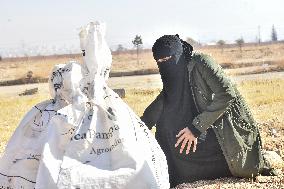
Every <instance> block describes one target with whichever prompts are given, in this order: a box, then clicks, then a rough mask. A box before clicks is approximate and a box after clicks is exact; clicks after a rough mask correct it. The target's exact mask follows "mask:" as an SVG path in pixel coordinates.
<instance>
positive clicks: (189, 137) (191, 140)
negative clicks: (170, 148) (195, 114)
mask: <svg viewBox="0 0 284 189" xmlns="http://www.w3.org/2000/svg"><path fill="white" fill-rule="evenodd" d="M176 137H177V138H178V140H177V143H176V144H175V147H178V146H179V144H180V143H181V142H182V144H181V147H180V151H179V153H182V152H183V149H184V148H185V146H186V144H187V149H186V154H189V151H190V147H191V145H193V152H195V150H196V145H197V138H195V137H194V135H193V134H192V133H191V131H190V130H189V129H188V128H187V127H186V128H184V129H182V130H181V131H180V132H179V133H178V134H177V135H176Z"/></svg>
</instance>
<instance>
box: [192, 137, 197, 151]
mask: <svg viewBox="0 0 284 189" xmlns="http://www.w3.org/2000/svg"><path fill="white" fill-rule="evenodd" d="M196 146H197V139H195V140H193V152H195V151H196Z"/></svg>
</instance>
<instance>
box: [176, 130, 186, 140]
mask: <svg viewBox="0 0 284 189" xmlns="http://www.w3.org/2000/svg"><path fill="white" fill-rule="evenodd" d="M184 132H185V129H182V130H180V132H179V133H178V134H177V135H176V137H177V138H178V137H180V136H181V135H182V134H183V133H184Z"/></svg>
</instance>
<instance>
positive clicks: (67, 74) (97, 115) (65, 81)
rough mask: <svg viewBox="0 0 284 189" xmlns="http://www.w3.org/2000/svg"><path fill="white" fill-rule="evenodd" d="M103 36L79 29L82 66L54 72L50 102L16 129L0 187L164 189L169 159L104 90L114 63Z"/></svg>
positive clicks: (99, 27)
mask: <svg viewBox="0 0 284 189" xmlns="http://www.w3.org/2000/svg"><path fill="white" fill-rule="evenodd" d="M104 34H105V25H104V24H101V23H90V24H89V25H87V26H86V27H84V28H82V31H81V32H80V42H81V48H82V50H83V52H84V55H85V56H84V63H83V64H82V65H80V64H78V63H75V62H71V63H68V64H66V65H59V66H57V67H55V69H54V70H53V73H52V75H51V77H50V88H51V94H52V96H53V98H54V100H52V101H46V102H43V103H41V104H40V105H38V106H37V108H33V109H32V110H31V111H30V112H29V113H28V114H27V115H26V116H25V118H24V119H23V121H22V122H21V123H20V126H19V127H18V128H17V130H16V132H15V133H14V135H13V137H12V138H11V140H10V142H9V144H8V146H7V148H6V151H5V154H4V156H3V158H2V159H1V164H0V187H1V186H3V187H5V188H7V187H10V188H40V189H43V188H47V189H52V188H81V189H84V188H97V189H104V188H121V189H124V188H125V189H127V188H129V189H130V188H131V189H134V188H135V189H136V188H137V189H144V188H145V189H151V188H162V189H164V188H165V189H166V188H169V180H168V170H167V162H166V157H165V155H164V153H163V151H162V150H161V148H160V147H159V145H158V143H157V141H156V140H155V138H154V136H153V135H152V133H151V131H149V130H148V128H147V127H146V126H145V125H144V123H143V122H142V121H141V120H140V118H139V117H138V116H137V115H136V114H135V113H134V112H133V111H132V110H131V109H130V108H129V107H128V106H127V105H126V104H125V103H124V102H123V101H122V100H121V99H120V98H119V96H118V95H117V94H116V93H114V92H113V91H112V90H111V89H110V88H109V87H108V86H107V84H106V80H107V79H108V75H109V71H110V66H111V59H112V58H111V53H110V50H109V48H108V46H107V44H106V42H105V39H104ZM45 110H46V111H45ZM50 111H51V112H52V114H48V115H47V112H48V113H50ZM35 118H37V119H36V123H37V122H40V123H42V124H41V125H42V127H41V129H38V130H36V131H39V132H35V131H34V128H35V125H33V124H32V122H33V120H35ZM34 135H35V136H34ZM35 158H36V160H35ZM17 159H20V161H18V160H17ZM15 160H17V161H16V163H14V161H15ZM19 162H22V163H19Z"/></svg>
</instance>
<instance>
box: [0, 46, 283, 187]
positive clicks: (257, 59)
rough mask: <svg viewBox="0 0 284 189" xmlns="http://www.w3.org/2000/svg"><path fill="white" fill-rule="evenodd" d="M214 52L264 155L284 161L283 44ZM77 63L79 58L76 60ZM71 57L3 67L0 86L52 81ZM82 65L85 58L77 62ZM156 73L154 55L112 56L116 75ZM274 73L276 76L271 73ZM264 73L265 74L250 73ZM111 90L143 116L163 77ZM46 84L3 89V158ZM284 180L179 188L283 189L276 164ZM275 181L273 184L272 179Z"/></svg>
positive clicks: (121, 80) (123, 81) (124, 81)
mask: <svg viewBox="0 0 284 189" xmlns="http://www.w3.org/2000/svg"><path fill="white" fill-rule="evenodd" d="M201 51H203V52H206V53H210V54H211V55H212V56H213V57H214V58H215V59H217V60H218V62H219V63H220V64H221V65H223V67H225V68H226V70H225V71H226V72H227V74H228V75H230V77H231V79H232V80H233V81H234V82H235V83H236V84H237V85H238V88H239V90H240V91H241V93H242V94H243V96H244V97H245V99H246V100H247V102H248V104H249V106H250V108H251V109H252V112H253V115H254V117H255V119H256V121H257V122H258V123H259V126H260V132H261V136H262V140H263V147H264V149H265V150H273V151H275V152H277V153H278V154H279V155H280V156H281V157H282V159H284V72H280V71H281V70H282V68H283V65H284V61H283V60H284V44H273V45H266V46H254V47H244V48H243V49H242V53H241V52H240V50H239V49H238V48H236V47H230V48H229V47H228V48H225V49H224V51H223V52H222V51H221V49H220V48H208V49H201ZM75 59H77V58H75ZM69 60H71V58H66V57H65V58H64V57H63V58H47V59H41V60H32V59H31V60H21V61H17V62H7V61H2V62H0V71H1V75H0V81H7V80H13V79H18V78H24V77H26V76H25V74H26V73H27V72H28V71H29V70H32V71H33V73H34V76H38V77H42V78H47V77H48V74H49V72H50V70H51V68H52V66H53V65H54V64H58V63H64V62H67V61H69ZM78 60H79V61H80V58H78ZM139 69H156V64H155V63H154V61H153V60H152V58H151V53H150V52H145V53H143V54H141V61H140V63H138V64H137V62H136V55H135V54H127V53H124V54H118V55H114V56H113V71H114V72H119V71H125V70H126V71H133V70H139ZM271 71H274V72H271ZM250 73H261V74H250ZM108 83H109V86H110V87H111V88H125V89H126V98H125V99H124V100H125V102H126V103H128V104H129V106H130V107H131V108H132V109H133V110H134V111H135V112H136V113H137V114H138V115H142V113H143V111H144V109H145V108H146V107H147V106H148V105H149V104H150V103H151V101H152V100H153V99H154V98H155V97H156V96H157V94H158V93H159V91H160V90H161V88H162V83H161V80H160V76H159V75H158V74H154V75H144V76H129V77H113V78H110V79H109V81H108ZM35 87H38V89H39V92H38V93H37V94H35V95H31V96H19V95H18V94H20V93H22V92H23V91H25V90H26V89H31V88H35ZM49 98H50V97H49V91H48V84H47V83H40V84H27V85H15V86H6V87H0V155H1V153H3V151H4V148H5V146H6V144H7V142H8V140H9V138H10V137H11V135H12V133H13V132H14V130H15V129H16V127H17V125H18V123H19V121H20V120H21V119H22V117H23V116H24V114H25V113H26V112H27V111H28V110H29V109H31V107H32V106H34V105H35V104H36V103H38V102H41V101H43V100H46V99H49ZM277 167H278V168H279V170H280V172H282V175H280V176H278V177H273V178H271V177H269V178H268V179H270V180H268V181H266V182H262V181H259V180H257V181H254V180H252V179H238V178H225V179H219V180H214V181H199V182H195V183H191V184H183V185H180V186H179V187H177V189H186V188H246V189H248V188H275V189H276V188H277V189H278V188H284V179H283V172H284V165H283V164H282V165H277ZM271 179H272V180H271Z"/></svg>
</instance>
